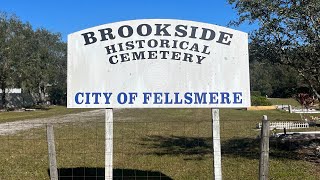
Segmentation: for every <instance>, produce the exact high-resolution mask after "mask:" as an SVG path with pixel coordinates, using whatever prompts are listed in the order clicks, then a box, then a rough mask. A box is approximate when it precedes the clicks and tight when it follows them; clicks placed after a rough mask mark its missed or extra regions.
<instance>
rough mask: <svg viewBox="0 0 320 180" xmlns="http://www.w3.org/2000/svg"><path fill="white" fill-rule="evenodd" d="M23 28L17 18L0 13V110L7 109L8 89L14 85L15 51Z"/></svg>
mask: <svg viewBox="0 0 320 180" xmlns="http://www.w3.org/2000/svg"><path fill="white" fill-rule="evenodd" d="M22 27H23V24H22V22H21V21H20V20H19V19H18V18H17V17H15V16H8V15H7V14H5V13H0V42H1V43H0V89H1V90H2V95H1V101H2V105H1V107H0V108H5V107H6V93H7V92H6V89H9V88H10V87H12V86H13V84H14V80H13V77H14V75H15V71H16V67H15V66H14V59H15V56H16V55H15V50H16V48H17V47H18V46H19V43H20V41H19V39H20V33H21V30H22Z"/></svg>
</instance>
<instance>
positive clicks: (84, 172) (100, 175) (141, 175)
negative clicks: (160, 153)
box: [48, 167, 172, 180]
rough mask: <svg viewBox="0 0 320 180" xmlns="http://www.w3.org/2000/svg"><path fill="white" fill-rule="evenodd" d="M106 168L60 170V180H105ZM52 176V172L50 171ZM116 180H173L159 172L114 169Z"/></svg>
mask: <svg viewBox="0 0 320 180" xmlns="http://www.w3.org/2000/svg"><path fill="white" fill-rule="evenodd" d="M104 170H105V169H104V168H87V167H77V168H60V169H58V176H59V178H58V179H59V180H75V179H77V180H81V179H83V180H91V179H92V180H100V179H101V180H104V179H105V177H104ZM48 173H49V175H50V172H49V170H48ZM113 179H114V180H122V179H126V180H131V179H132V180H144V179H150V180H157V179H159V180H172V178H170V177H169V176H167V175H165V174H163V173H161V172H158V171H144V170H136V169H113Z"/></svg>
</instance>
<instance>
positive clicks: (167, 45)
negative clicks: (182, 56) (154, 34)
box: [160, 39, 170, 48]
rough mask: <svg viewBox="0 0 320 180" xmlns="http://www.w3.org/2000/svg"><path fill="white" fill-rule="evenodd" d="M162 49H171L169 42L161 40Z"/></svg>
mask: <svg viewBox="0 0 320 180" xmlns="http://www.w3.org/2000/svg"><path fill="white" fill-rule="evenodd" d="M160 47H162V48H164V47H165V48H170V45H169V40H167V39H161V40H160Z"/></svg>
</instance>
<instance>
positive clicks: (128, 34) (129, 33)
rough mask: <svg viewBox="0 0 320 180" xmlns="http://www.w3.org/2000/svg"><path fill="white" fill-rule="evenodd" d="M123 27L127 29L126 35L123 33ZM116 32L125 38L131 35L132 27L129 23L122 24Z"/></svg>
mask: <svg viewBox="0 0 320 180" xmlns="http://www.w3.org/2000/svg"><path fill="white" fill-rule="evenodd" d="M124 28H126V29H127V33H126V34H127V35H125V33H124ZM118 34H119V36H120V37H123V38H127V37H130V36H132V34H133V29H132V27H131V26H129V25H123V26H121V27H119V29H118Z"/></svg>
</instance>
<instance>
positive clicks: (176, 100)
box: [174, 92, 182, 104]
mask: <svg viewBox="0 0 320 180" xmlns="http://www.w3.org/2000/svg"><path fill="white" fill-rule="evenodd" d="M174 97H175V98H174V104H182V99H181V98H180V99H179V93H177V92H175V93H174ZM179 100H180V101H179Z"/></svg>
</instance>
